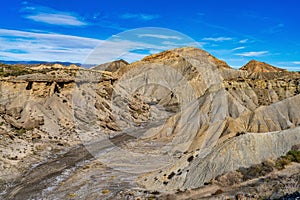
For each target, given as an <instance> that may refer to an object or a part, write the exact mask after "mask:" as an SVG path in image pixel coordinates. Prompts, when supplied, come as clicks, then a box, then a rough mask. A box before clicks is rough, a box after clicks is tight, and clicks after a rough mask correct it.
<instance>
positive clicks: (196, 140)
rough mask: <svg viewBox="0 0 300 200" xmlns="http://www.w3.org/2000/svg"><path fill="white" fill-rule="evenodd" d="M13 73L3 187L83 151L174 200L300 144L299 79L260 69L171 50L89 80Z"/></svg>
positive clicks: (45, 69)
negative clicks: (51, 159) (34, 167)
mask: <svg viewBox="0 0 300 200" xmlns="http://www.w3.org/2000/svg"><path fill="white" fill-rule="evenodd" d="M8 68H9V70H10V71H9V70H8ZM103 69H108V70H107V71H102V70H103ZM16 70H20V69H19V68H13V69H12V68H11V67H10V66H5V67H4V68H3V70H2V72H3V73H4V74H2V75H3V76H2V78H1V82H0V89H1V102H0V114H1V115H0V123H1V127H0V131H1V132H0V133H1V144H0V151H1V153H2V155H3V156H2V157H1V158H0V161H1V162H0V174H1V177H4V178H3V179H5V180H11V179H13V178H15V177H18V176H19V175H20V174H22V172H23V171H24V170H26V169H28V167H29V166H30V165H31V164H32V163H37V162H39V161H41V160H43V159H44V158H45V157H47V156H48V155H49V154H52V153H57V152H59V151H61V150H64V149H66V148H69V147H73V146H76V145H78V144H82V143H83V144H84V145H85V146H86V148H87V149H88V150H89V152H90V153H91V154H92V155H93V156H94V157H96V158H98V159H99V160H100V161H101V162H102V163H104V164H107V165H108V167H110V168H113V169H117V170H121V171H126V172H130V173H136V174H138V175H139V179H138V180H137V182H138V183H139V184H141V185H143V186H144V187H145V188H147V189H151V190H158V191H172V192H174V191H176V190H177V189H189V188H198V187H200V186H202V185H203V184H204V183H205V182H208V181H210V180H211V179H213V178H214V177H216V176H218V175H221V174H223V173H225V172H229V171H232V170H236V169H238V168H239V167H249V166H251V165H253V164H257V163H260V162H262V161H264V160H266V159H269V158H275V157H280V156H281V155H284V154H285V153H286V152H287V151H289V150H290V149H291V147H292V146H293V145H297V144H299V141H300V140H299V139H300V138H299V125H300V114H299V113H300V95H299V93H300V74H299V73H295V72H287V71H286V70H282V69H279V68H276V67H274V66H271V65H268V64H266V63H261V62H257V61H251V62H250V63H248V64H247V65H245V66H244V67H242V68H241V70H235V69H232V68H230V67H229V66H228V65H227V64H226V63H225V62H224V61H221V60H218V59H217V58H215V57H213V56H212V55H210V54H209V53H207V52H205V51H203V50H200V49H196V48H179V49H174V50H169V51H166V52H162V53H159V54H155V55H151V56H147V57H145V58H144V59H142V60H141V61H138V62H135V63H132V64H128V63H126V62H123V61H117V62H112V63H107V64H104V65H100V66H98V67H95V68H93V69H92V70H87V69H83V68H80V67H77V66H72V67H66V66H58V65H53V66H35V68H32V67H31V68H24V67H23V68H22V69H21V70H22V71H21V72H22V73H19V71H18V73H15V72H16ZM4 75H5V76H4ZM108 149H109V150H108ZM103 152H105V153H103Z"/></svg>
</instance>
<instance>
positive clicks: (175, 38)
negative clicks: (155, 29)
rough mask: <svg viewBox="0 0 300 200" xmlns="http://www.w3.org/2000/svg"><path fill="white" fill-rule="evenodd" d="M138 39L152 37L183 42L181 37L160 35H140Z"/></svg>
mask: <svg viewBox="0 0 300 200" xmlns="http://www.w3.org/2000/svg"><path fill="white" fill-rule="evenodd" d="M138 37H152V38H158V39H174V40H181V37H179V36H172V35H160V34H138Z"/></svg>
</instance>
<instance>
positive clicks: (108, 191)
mask: <svg viewBox="0 0 300 200" xmlns="http://www.w3.org/2000/svg"><path fill="white" fill-rule="evenodd" d="M101 193H102V194H108V193H110V190H102V191H101Z"/></svg>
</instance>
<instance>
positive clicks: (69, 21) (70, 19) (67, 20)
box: [26, 13, 87, 26]
mask: <svg viewBox="0 0 300 200" xmlns="http://www.w3.org/2000/svg"><path fill="white" fill-rule="evenodd" d="M26 18H27V19H31V20H33V21H36V22H42V23H47V24H53V25H67V26H84V25H87V24H86V23H85V22H83V21H80V20H79V19H78V18H76V17H74V16H72V15H70V14H54V13H38V14H35V15H29V16H26Z"/></svg>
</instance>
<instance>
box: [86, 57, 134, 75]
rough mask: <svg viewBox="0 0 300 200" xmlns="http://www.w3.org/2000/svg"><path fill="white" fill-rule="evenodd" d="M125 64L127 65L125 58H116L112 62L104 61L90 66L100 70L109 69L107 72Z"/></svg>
mask: <svg viewBox="0 0 300 200" xmlns="http://www.w3.org/2000/svg"><path fill="white" fill-rule="evenodd" d="M126 65H129V63H128V62H126V61H125V60H122V59H121V60H116V61H113V62H108V63H104V64H101V65H97V66H96V67H92V68H91V69H93V70H101V71H109V72H115V71H117V70H118V69H120V68H123V67H125V66H126Z"/></svg>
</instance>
